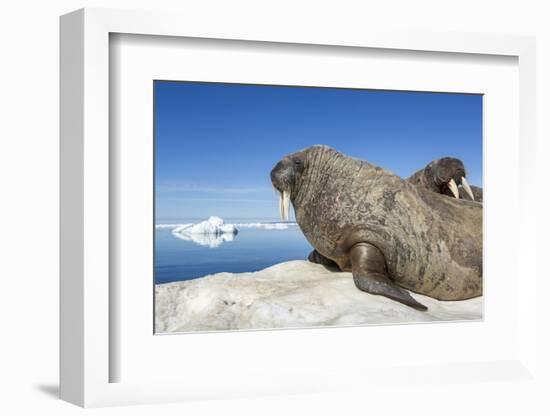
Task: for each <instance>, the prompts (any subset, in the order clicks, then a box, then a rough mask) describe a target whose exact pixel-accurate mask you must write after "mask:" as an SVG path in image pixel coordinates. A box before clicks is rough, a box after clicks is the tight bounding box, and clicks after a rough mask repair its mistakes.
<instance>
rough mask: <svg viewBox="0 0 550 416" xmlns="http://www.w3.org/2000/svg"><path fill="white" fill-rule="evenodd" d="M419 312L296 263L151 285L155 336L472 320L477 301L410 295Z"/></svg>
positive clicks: (345, 278) (341, 276)
mask: <svg viewBox="0 0 550 416" xmlns="http://www.w3.org/2000/svg"><path fill="white" fill-rule="evenodd" d="M413 296H414V297H415V298H416V299H418V300H419V301H420V302H421V303H423V304H424V305H426V306H427V307H428V308H429V309H428V311H427V312H419V311H416V310H414V309H412V308H409V307H407V306H405V305H402V304H400V303H398V302H394V301H392V300H391V299H388V298H385V297H382V296H376V295H370V294H368V293H365V292H362V291H360V290H358V289H357V288H356V287H355V284H354V283H353V278H352V276H351V273H345V272H337V271H334V270H331V269H328V268H325V267H324V266H321V265H318V264H313V263H309V262H307V261H302V260H295V261H288V262H285V263H280V264H277V265H274V266H272V267H269V268H267V269H264V270H261V271H258V272H251V273H218V274H214V275H210V276H205V277H202V278H198V279H194V280H188V281H183V282H173V283H166V284H159V285H156V287H155V309H156V310H155V325H156V326H155V328H156V332H158V333H166V332H187V331H201V330H204V331H215V330H238V329H262V328H264V329H266V328H284V327H316V326H345V325H365V324H390V323H413V322H429V321H460V320H479V319H481V318H482V310H483V298H482V297H479V298H475V299H470V300H465V301H457V302H442V301H438V300H435V299H432V298H430V297H427V296H422V295H418V294H413Z"/></svg>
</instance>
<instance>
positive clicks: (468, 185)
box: [462, 176, 476, 201]
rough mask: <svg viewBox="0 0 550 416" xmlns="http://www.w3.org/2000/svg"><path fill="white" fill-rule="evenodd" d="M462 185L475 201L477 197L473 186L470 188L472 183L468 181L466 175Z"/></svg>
mask: <svg viewBox="0 0 550 416" xmlns="http://www.w3.org/2000/svg"><path fill="white" fill-rule="evenodd" d="M462 187H463V188H464V190H465V191H466V193H467V194H468V196H469V197H470V198H472V201H475V200H476V199H475V198H474V193H473V192H472V188H470V184H469V183H468V181H467V180H466V178H465V177H464V176H463V177H462Z"/></svg>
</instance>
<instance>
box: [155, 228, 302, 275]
mask: <svg viewBox="0 0 550 416" xmlns="http://www.w3.org/2000/svg"><path fill="white" fill-rule="evenodd" d="M226 222H227V223H233V221H226ZM249 222H254V221H249ZM237 228H238V229H239V232H238V234H237V235H235V236H234V238H233V240H232V241H223V242H221V243H219V245H218V246H217V247H209V246H208V245H206V246H204V245H200V244H199V243H197V242H193V241H186V240H182V239H179V238H177V237H175V236H174V235H173V234H172V228H156V229H155V283H168V282H174V281H180V280H190V279H195V278H197V277H202V276H206V275H208V274H212V273H219V272H231V273H242V272H251V271H257V270H261V269H264V268H266V267H269V266H272V265H274V264H277V263H281V262H284V261H288V260H305V259H306V258H307V255H308V254H309V252H310V251H311V250H312V248H311V246H310V245H309V243H308V242H307V240H306V239H305V237H304V236H303V234H302V232H301V231H300V229H299V228H298V226H289V227H288V228H287V229H264V228H246V227H237ZM203 244H204V242H203Z"/></svg>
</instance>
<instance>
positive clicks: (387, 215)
mask: <svg viewBox="0 0 550 416" xmlns="http://www.w3.org/2000/svg"><path fill="white" fill-rule="evenodd" d="M271 181H272V183H273V186H274V187H275V189H276V190H277V191H279V193H280V194H281V201H282V204H281V212H282V216H283V218H285V217H286V216H287V213H288V208H285V203H287V202H286V201H290V202H292V205H293V206H294V211H295V215H296V221H297V223H298V225H299V227H300V229H301V230H302V232H303V234H304V236H305V237H306V239H307V240H308V241H309V242H310V243H311V245H312V246H313V247H314V249H315V250H314V251H313V252H312V253H311V254H310V256H309V259H310V260H311V261H313V262H315V263H320V264H324V265H326V266H337V267H338V268H339V269H340V270H342V271H351V272H352V274H353V279H354V282H355V284H356V286H357V287H358V288H359V289H361V290H363V291H366V292H369V293H372V294H378V295H383V296H386V297H389V298H391V299H394V300H396V301H398V302H401V303H403V304H405V305H408V306H411V307H413V308H416V309H419V310H426V307H425V306H424V305H422V304H420V303H419V302H417V301H416V300H415V299H414V298H413V297H412V296H411V295H410V293H409V292H407V291H406V290H404V289H409V290H411V291H413V292H416V293H421V294H424V295H428V296H431V297H434V298H436V299H439V300H462V299H469V298H473V297H476V296H480V295H481V294H482V205H481V204H479V203H477V202H473V201H468V200H462V199H455V198H449V197H447V196H445V195H439V194H436V193H433V192H431V191H429V190H427V189H424V188H422V187H419V186H415V185H413V184H412V183H410V182H408V181H406V180H403V179H401V178H399V177H398V176H396V175H394V174H392V173H391V172H388V171H386V170H384V169H382V168H380V167H378V166H375V165H372V164H370V163H368V162H366V161H362V160H359V159H354V158H351V157H348V156H345V155H343V154H342V153H339V152H337V151H336V150H334V149H331V148H329V147H327V146H321V145H316V146H312V147H309V148H306V149H304V150H302V151H298V152H296V153H293V154H290V155H288V156H286V157H284V158H283V159H282V160H280V161H279V162H278V163H277V164H276V166H275V167H274V168H273V170H272V171H271Z"/></svg>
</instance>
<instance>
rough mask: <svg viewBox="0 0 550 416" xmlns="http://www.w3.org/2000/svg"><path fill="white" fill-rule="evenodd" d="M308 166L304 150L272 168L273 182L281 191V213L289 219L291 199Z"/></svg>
mask: <svg viewBox="0 0 550 416" xmlns="http://www.w3.org/2000/svg"><path fill="white" fill-rule="evenodd" d="M305 168H306V157H305V154H304V152H297V153H293V154H291V155H288V156H286V157H284V158H283V159H281V160H280V161H279V162H278V163H277V164H276V165H275V167H274V168H273V169H272V170H271V183H272V184H273V187H274V188H275V189H276V190H277V192H279V213H280V214H281V219H282V220H283V221H288V212H289V206H290V199H291V197H292V196H293V194H294V191H295V189H296V187H297V186H298V183H299V181H300V178H301V176H302V174H303V172H304V170H305Z"/></svg>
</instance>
